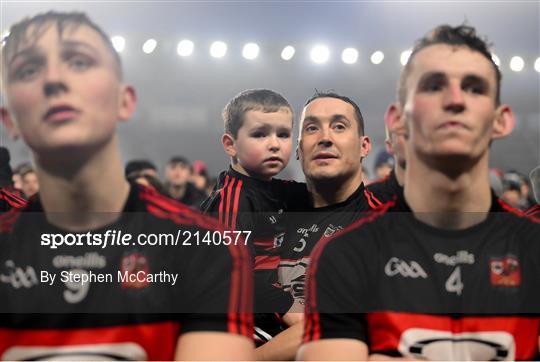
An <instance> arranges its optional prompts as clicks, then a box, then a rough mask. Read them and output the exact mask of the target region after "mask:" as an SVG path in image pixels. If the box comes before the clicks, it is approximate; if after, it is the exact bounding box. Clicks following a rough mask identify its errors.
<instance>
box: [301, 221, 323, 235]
mask: <svg viewBox="0 0 540 362" xmlns="http://www.w3.org/2000/svg"><path fill="white" fill-rule="evenodd" d="M317 231H319V226H318V225H317V224H313V225H311V226H310V227H309V228H298V230H296V232H297V233H298V234H306V236H307V234H308V233H316V232H317Z"/></svg>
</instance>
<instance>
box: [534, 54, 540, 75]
mask: <svg viewBox="0 0 540 362" xmlns="http://www.w3.org/2000/svg"><path fill="white" fill-rule="evenodd" d="M534 70H536V71H537V72H538V73H540V57H538V58H536V61H535V62H534Z"/></svg>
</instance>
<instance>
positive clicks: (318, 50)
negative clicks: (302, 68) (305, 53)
mask: <svg viewBox="0 0 540 362" xmlns="http://www.w3.org/2000/svg"><path fill="white" fill-rule="evenodd" d="M310 55H311V60H313V62H314V63H317V64H322V63H326V62H327V61H328V59H329V58H330V50H329V49H328V47H327V46H324V45H317V46H315V47H313V49H311V53H310Z"/></svg>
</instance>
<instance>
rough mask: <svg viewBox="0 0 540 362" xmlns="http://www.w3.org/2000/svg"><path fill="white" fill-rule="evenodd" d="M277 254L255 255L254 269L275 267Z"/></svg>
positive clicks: (277, 259) (277, 260)
mask: <svg viewBox="0 0 540 362" xmlns="http://www.w3.org/2000/svg"><path fill="white" fill-rule="evenodd" d="M278 265H279V256H270V255H259V256H256V257H255V270H267V269H277V267H278Z"/></svg>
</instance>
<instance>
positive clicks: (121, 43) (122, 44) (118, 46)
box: [111, 35, 126, 53]
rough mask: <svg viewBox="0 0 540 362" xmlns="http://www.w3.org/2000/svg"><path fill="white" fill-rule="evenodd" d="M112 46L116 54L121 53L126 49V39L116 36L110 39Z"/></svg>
mask: <svg viewBox="0 0 540 362" xmlns="http://www.w3.org/2000/svg"><path fill="white" fill-rule="evenodd" d="M111 42H112V45H113V47H114V49H115V50H116V51H117V52H118V53H122V52H123V51H124V49H125V48H126V39H125V38H124V37H123V36H120V35H116V36H113V37H112V38H111Z"/></svg>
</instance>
